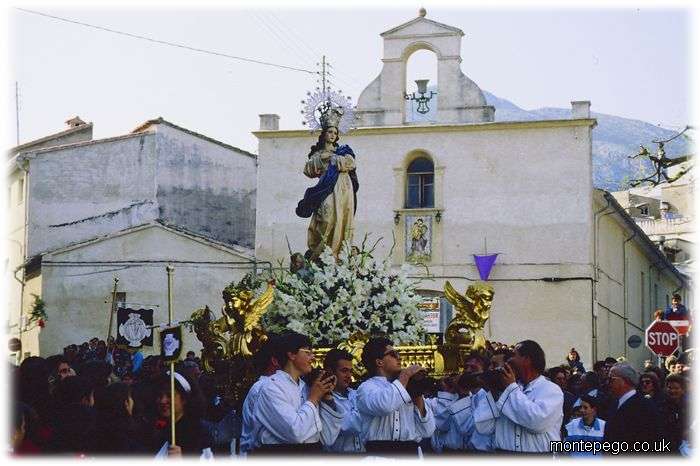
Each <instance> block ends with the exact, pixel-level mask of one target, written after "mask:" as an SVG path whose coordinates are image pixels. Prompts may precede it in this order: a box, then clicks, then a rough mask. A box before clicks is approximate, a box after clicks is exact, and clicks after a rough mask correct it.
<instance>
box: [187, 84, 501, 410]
mask: <svg viewBox="0 0 700 466" xmlns="http://www.w3.org/2000/svg"><path fill="white" fill-rule="evenodd" d="M303 103H304V104H305V109H304V111H303V112H302V113H303V114H304V116H305V122H304V123H305V125H307V126H308V127H309V129H310V130H312V131H319V135H318V141H317V142H316V144H314V145H313V146H312V147H311V149H310V151H309V153H308V155H307V157H306V160H305V162H304V166H303V171H304V174H305V175H306V176H307V177H309V178H311V179H318V181H317V183H316V185H314V186H312V187H310V188H308V189H306V192H305V193H304V196H303V198H302V199H301V200H300V201H299V202H298V203H297V207H296V210H295V212H296V214H297V215H298V216H299V217H301V218H310V221H309V226H308V233H307V249H306V252H305V253H304V254H302V253H299V252H297V253H293V252H292V250H291V247H290V248H289V254H290V258H289V264H290V265H289V268H286V267H284V266H283V263H282V261H280V263H279V265H280V267H278V268H276V269H275V270H272V271H270V272H269V273H268V275H267V276H265V275H264V274H263V275H255V274H252V273H250V274H248V275H246V276H245V277H244V278H243V279H242V280H241V281H240V282H239V283H231V284H230V285H229V286H228V287H226V288H225V289H224V290H223V299H224V306H223V308H222V316H221V317H218V318H216V317H215V316H214V313H213V312H212V311H211V310H210V309H209V308H208V307H205V308H202V309H198V310H197V311H195V312H194V314H192V317H191V319H190V321H189V322H190V323H189V325H190V326H191V329H192V330H193V331H194V332H195V333H196V335H197V338H198V339H199V340H200V341H201V342H202V345H203V351H202V360H203V364H204V369H205V371H207V372H210V373H214V374H215V379H216V384H217V385H218V388H219V392H220V393H223V394H224V396H225V397H226V398H227V401H229V402H230V403H231V404H232V405H233V406H236V407H240V406H241V404H242V402H243V399H244V397H245V394H246V393H247V391H248V389H249V387H250V386H251V385H252V384H253V383H254V382H255V380H256V377H257V374H255V371H254V370H253V362H252V361H253V357H254V355H255V353H256V351H257V350H258V349H259V348H260V347H261V345H262V344H263V343H264V342H265V341H266V340H267V334H268V332H271V333H280V332H282V331H285V330H293V331H296V332H299V333H302V334H304V335H307V336H308V337H309V338H310V339H311V341H312V343H313V345H314V352H315V356H316V358H315V364H316V365H320V364H321V363H322V361H323V357H324V355H325V353H327V352H328V351H329V350H330V349H331V348H333V347H337V348H341V349H344V350H347V351H349V352H350V353H351V354H352V355H353V357H354V367H355V373H354V377H355V379H356V380H357V379H359V378H360V377H362V375H363V373H364V371H365V370H364V368H363V367H362V363H361V359H360V356H361V354H362V348H363V346H364V344H365V342H366V341H367V340H368V339H369V338H370V337H371V336H378V335H382V336H386V337H388V338H390V339H391V340H393V341H394V342H395V344H396V346H395V348H396V349H397V350H398V351H399V353H400V354H401V362H402V364H403V365H404V366H408V365H411V364H420V365H421V366H423V367H424V368H425V369H426V370H427V372H428V373H429V374H431V375H434V376H440V375H443V374H453V373H456V372H458V369H459V368H460V367H461V366H462V362H463V361H462V360H463V358H464V356H465V355H466V354H468V353H469V352H472V351H482V350H484V349H485V346H486V341H485V338H484V335H483V328H484V324H485V323H486V321H487V320H488V318H489V311H490V308H491V302H492V300H493V294H494V293H493V288H492V287H491V286H490V285H487V284H486V283H484V282H477V283H475V284H472V285H470V286H469V287H468V289H467V290H466V292H465V293H464V294H460V293H459V292H458V291H457V290H455V289H454V288H453V287H452V285H451V284H450V283H449V282H445V284H444V293H445V297H446V299H447V300H448V301H449V302H450V303H451V304H452V305H453V307H454V309H455V310H456V313H455V314H456V315H455V317H454V318H453V319H452V320H451V322H449V324H448V326H447V327H446V329H445V333H444V338H443V341H438V338H437V336H436V335H428V334H426V332H425V330H424V328H423V325H422V321H423V315H422V312H423V311H422V310H421V309H420V308H421V302H422V298H421V296H420V295H419V294H418V293H417V291H416V290H417V288H416V287H417V285H418V283H417V282H416V281H413V280H411V279H409V278H408V271H409V270H408V269H410V268H411V267H413V266H414V265H412V264H411V263H408V264H405V265H404V266H402V267H401V269H400V270H398V271H396V270H392V267H391V264H390V260H389V258H390V257H391V253H389V255H388V256H387V258H385V259H384V260H379V259H377V258H375V249H376V245H377V243H378V242H379V241H380V240H377V242H375V243H374V244H373V245H371V246H369V245H368V237H367V236H365V238H364V239H363V241H362V242H361V243H360V244H356V245H354V244H353V232H354V216H355V210H356V205H357V192H358V189H359V182H358V179H357V173H356V170H355V154H354V152H353V150H352V148H350V147H349V146H348V145H344V144H339V143H338V142H337V141H338V138H339V135H340V134H341V133H344V132H346V131H347V130H348V129H349V128H350V127H351V126H352V123H353V121H354V118H353V116H352V114H353V108H352V104H351V102H350V99H349V98H345V97H343V96H342V94H340V93H339V92H337V91H330V90H329V89H326V87H325V85H324V87H323V89H317V91H316V92H315V93H308V98H307V100H306V101H304V102H303ZM421 232H422V230H421V229H420V225H418V226H417V227H416V235H415V237H414V240H415V242H416V244H417V245H418V246H420V239H421V234H422V233H424V232H422V233H421ZM418 249H420V248H418ZM392 251H393V246H392ZM409 262H413V263H414V264H415V263H416V261H409ZM482 279H483V277H482Z"/></svg>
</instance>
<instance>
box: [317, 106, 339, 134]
mask: <svg viewBox="0 0 700 466" xmlns="http://www.w3.org/2000/svg"><path fill="white" fill-rule="evenodd" d="M342 119H343V111H342V110H340V109H338V108H335V107H332V106H330V105H329V106H328V107H327V108H326V109H325V110H324V111H322V112H321V118H320V122H321V128H323V129H326V128H330V127H331V126H333V127H335V128H339V127H340V120H342Z"/></svg>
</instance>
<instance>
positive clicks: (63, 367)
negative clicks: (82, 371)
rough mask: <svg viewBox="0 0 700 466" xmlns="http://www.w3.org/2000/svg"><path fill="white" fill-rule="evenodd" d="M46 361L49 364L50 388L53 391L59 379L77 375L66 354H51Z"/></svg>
mask: <svg viewBox="0 0 700 466" xmlns="http://www.w3.org/2000/svg"><path fill="white" fill-rule="evenodd" d="M46 363H47V364H48V368H49V389H50V391H52V392H53V389H54V388H55V387H56V384H57V383H58V382H59V381H61V380H63V379H65V378H66V377H70V376H72V375H75V371H74V370H73V368H72V367H71V366H70V364H69V363H68V358H66V357H65V356H62V355H60V354H56V355H54V356H49V357H48V358H46Z"/></svg>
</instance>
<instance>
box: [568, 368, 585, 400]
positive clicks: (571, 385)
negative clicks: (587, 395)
mask: <svg viewBox="0 0 700 466" xmlns="http://www.w3.org/2000/svg"><path fill="white" fill-rule="evenodd" d="M582 376H583V374H580V373H578V372H576V373H574V374H571V377H569V380H568V381H567V387H568V391H569V392H571V393H573V394H574V395H575V396H576V397H579V396H581V395H582V394H583V393H581V377H582ZM574 401H575V400H574Z"/></svg>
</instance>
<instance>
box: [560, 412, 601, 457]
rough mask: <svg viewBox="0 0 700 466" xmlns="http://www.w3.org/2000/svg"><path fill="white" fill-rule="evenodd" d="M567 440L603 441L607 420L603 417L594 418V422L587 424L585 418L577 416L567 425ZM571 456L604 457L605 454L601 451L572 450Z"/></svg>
mask: <svg viewBox="0 0 700 466" xmlns="http://www.w3.org/2000/svg"><path fill="white" fill-rule="evenodd" d="M565 429H566V438H565V439H564V441H566V442H577V441H579V440H583V441H585V442H589V443H590V442H602V441H603V434H604V433H605V421H604V420H602V419H598V418H595V419H593V424H592V425H590V426H587V425H586V424H585V423H584V422H583V418H580V417H577V418H575V419H573V420H572V421H571V422H569V423H568V424H567V425H566V427H565ZM571 456H583V457H596V458H602V457H603V454H602V453H601V452H600V451H599V452H598V453H596V454H593V452H586V451H583V452H581V451H578V452H577V451H572V452H571Z"/></svg>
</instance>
